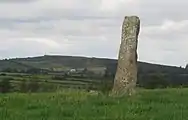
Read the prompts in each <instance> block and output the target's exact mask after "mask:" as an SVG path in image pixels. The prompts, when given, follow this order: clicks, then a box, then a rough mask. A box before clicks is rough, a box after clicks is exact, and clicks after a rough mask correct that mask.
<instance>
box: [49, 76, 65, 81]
mask: <svg viewBox="0 0 188 120" xmlns="http://www.w3.org/2000/svg"><path fill="white" fill-rule="evenodd" d="M52 80H66V77H65V76H61V75H55V76H53V77H52Z"/></svg>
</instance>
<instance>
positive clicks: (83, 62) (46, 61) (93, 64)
mask: <svg viewBox="0 0 188 120" xmlns="http://www.w3.org/2000/svg"><path fill="white" fill-rule="evenodd" d="M116 66H117V60H115V59H105V58H87V57H74V56H49V55H45V56H38V57H29V58H16V59H9V60H0V70H3V69H7V68H11V69H20V70H23V69H31V68H37V69H47V70H52V71H65V70H69V69H71V68H88V69H93V70H94V69H95V70H100V69H102V70H104V68H108V70H109V71H110V72H112V73H115V71H116ZM138 69H139V73H170V74H184V73H187V71H186V70H185V69H184V68H180V67H175V66H165V65H158V64H150V63H145V62H139V63H138Z"/></svg>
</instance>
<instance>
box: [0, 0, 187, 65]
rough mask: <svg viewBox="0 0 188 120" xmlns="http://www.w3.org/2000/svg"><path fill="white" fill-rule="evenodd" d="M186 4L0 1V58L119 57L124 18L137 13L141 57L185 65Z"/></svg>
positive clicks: (116, 0) (107, 0)
mask: <svg viewBox="0 0 188 120" xmlns="http://www.w3.org/2000/svg"><path fill="white" fill-rule="evenodd" d="M187 7H188V1H185V0H178V1H177V0H173V1H172V0H166V1H165V2H164V1H162V0H159V1H151V0H142V1H140V0H95V1H88V0H69V1H66V0H53V1H52V0H27V1H25V0H6V1H0V15H1V17H0V37H1V40H0V45H1V46H0V59H5V58H15V57H18V58H20V57H27V56H40V55H44V54H59V55H69V56H90V57H97V58H98V57H102V58H103V57H105V58H110V59H117V58H118V52H119V46H120V41H121V25H122V23H123V19H124V17H125V16H130V15H136V16H138V17H139V18H140V20H141V28H140V34H139V40H138V50H137V51H138V60H139V61H145V62H147V63H154V64H162V65H170V66H186V64H187V63H188V55H187V53H186V51H187V45H188V42H187V40H186V39H188V34H187V33H188V15H187V14H186V10H187ZM10 8H11V9H10ZM167 8H168V9H167ZM174 8H178V9H174ZM177 15H178V16H177Z"/></svg>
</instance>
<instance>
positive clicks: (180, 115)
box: [0, 89, 188, 120]
mask: <svg viewBox="0 0 188 120" xmlns="http://www.w3.org/2000/svg"><path fill="white" fill-rule="evenodd" d="M0 120H188V89H164V90H141V91H140V92H139V93H137V94H136V95H135V96H132V97H127V98H126V97H124V98H112V97H104V96H97V95H94V94H91V93H86V92H83V91H80V92H78V91H61V92H56V93H38V94H19V93H11V94H4V95H3V94H1V95H0Z"/></svg>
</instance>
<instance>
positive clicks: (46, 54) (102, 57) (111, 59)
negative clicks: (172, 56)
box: [0, 54, 186, 68]
mask: <svg viewBox="0 0 188 120" xmlns="http://www.w3.org/2000/svg"><path fill="white" fill-rule="evenodd" d="M44 56H52V57H55V56H60V57H61V56H62V57H84V58H97V59H110V60H118V58H108V57H96V56H81V55H59V54H54V55H50V54H49V55H48V54H45V55H38V56H25V57H12V58H3V59H0V60H5V59H8V60H11V59H24V58H36V57H44ZM138 62H142V63H148V64H155V65H162V66H170V67H182V68H185V67H186V65H185V66H176V65H170V64H161V63H155V62H148V61H142V60H138Z"/></svg>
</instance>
